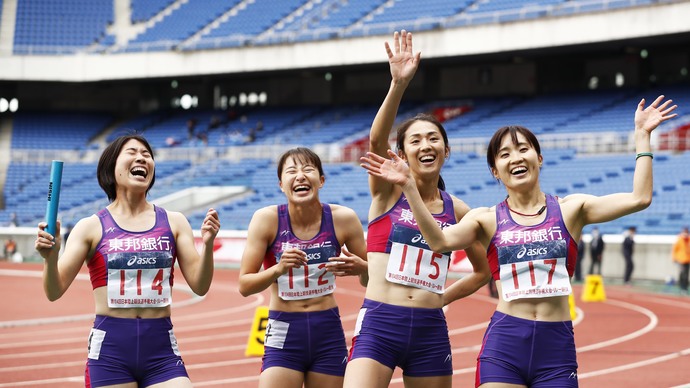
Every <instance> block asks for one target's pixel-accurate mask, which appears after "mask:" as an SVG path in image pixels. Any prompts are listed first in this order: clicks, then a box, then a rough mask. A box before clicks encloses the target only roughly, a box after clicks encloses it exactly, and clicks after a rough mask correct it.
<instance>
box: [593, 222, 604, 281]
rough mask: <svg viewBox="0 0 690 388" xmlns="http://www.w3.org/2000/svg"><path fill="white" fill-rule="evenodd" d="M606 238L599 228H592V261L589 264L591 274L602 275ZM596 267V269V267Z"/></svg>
mask: <svg viewBox="0 0 690 388" xmlns="http://www.w3.org/2000/svg"><path fill="white" fill-rule="evenodd" d="M605 246H606V243H604V238H603V237H602V235H601V233H600V232H599V228H597V227H594V228H593V229H592V241H590V242H589V254H590V256H591V257H592V262H591V263H590V264H589V274H590V275H592V274H597V275H601V262H602V259H603V256H604V247H605ZM595 267H596V270H595V269H594V268H595Z"/></svg>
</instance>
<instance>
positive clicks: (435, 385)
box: [403, 375, 453, 388]
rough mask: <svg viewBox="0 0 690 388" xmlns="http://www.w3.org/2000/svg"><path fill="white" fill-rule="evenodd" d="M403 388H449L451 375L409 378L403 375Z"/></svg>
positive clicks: (451, 382) (451, 381) (451, 380)
mask: <svg viewBox="0 0 690 388" xmlns="http://www.w3.org/2000/svg"><path fill="white" fill-rule="evenodd" d="M403 382H404V383H405V388H450V387H451V386H452V385H453V375H448V376H430V377H411V376H405V375H403Z"/></svg>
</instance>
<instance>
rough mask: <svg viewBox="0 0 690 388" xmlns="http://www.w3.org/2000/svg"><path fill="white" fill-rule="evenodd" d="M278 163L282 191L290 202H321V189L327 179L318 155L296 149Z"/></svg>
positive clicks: (302, 149) (303, 149)
mask: <svg viewBox="0 0 690 388" xmlns="http://www.w3.org/2000/svg"><path fill="white" fill-rule="evenodd" d="M278 163H279V164H278V176H279V179H280V181H279V185H280V190H281V191H282V192H283V193H285V196H286V197H287V199H288V202H293V203H298V202H307V201H317V202H318V201H319V189H320V188H321V187H323V184H324V182H325V181H326V178H325V177H324V175H323V169H322V167H321V160H320V159H319V157H318V155H316V154H315V153H314V152H313V151H311V150H309V149H307V148H295V149H292V150H290V151H288V152H286V153H285V154H283V156H282V157H281V158H280V161H279V162H278Z"/></svg>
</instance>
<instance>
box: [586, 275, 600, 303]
mask: <svg viewBox="0 0 690 388" xmlns="http://www.w3.org/2000/svg"><path fill="white" fill-rule="evenodd" d="M582 301H583V302H605V301H606V292H605V291H604V279H603V278H602V277H601V275H587V276H586V277H585V286H584V288H582Z"/></svg>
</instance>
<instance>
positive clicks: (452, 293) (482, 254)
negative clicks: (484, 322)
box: [443, 197, 491, 306]
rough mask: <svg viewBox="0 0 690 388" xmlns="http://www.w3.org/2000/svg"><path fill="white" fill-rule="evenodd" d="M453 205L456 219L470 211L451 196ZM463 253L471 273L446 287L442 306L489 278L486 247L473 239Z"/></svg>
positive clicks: (466, 293)
mask: <svg viewBox="0 0 690 388" xmlns="http://www.w3.org/2000/svg"><path fill="white" fill-rule="evenodd" d="M453 205H454V208H455V213H456V217H457V219H459V220H460V221H462V218H464V217H465V216H466V215H467V213H468V212H469V211H470V207H469V206H467V204H466V203H464V202H463V201H461V200H459V199H458V198H455V197H453ZM465 253H467V259H468V260H469V261H470V263H471V264H472V273H471V274H469V275H466V276H464V277H463V278H462V279H459V280H457V281H455V282H454V283H453V284H451V285H450V286H449V287H448V288H446V291H445V292H444V294H443V305H444V306H445V305H447V304H449V303H451V302H453V301H454V300H458V299H461V298H464V297H466V296H469V295H472V294H473V293H474V292H475V291H477V290H478V289H480V288H481V287H482V286H484V285H485V284H486V283H488V282H489V279H490V278H491V270H490V269H489V261H488V259H487V258H486V249H485V248H484V246H483V245H482V244H481V243H480V242H479V241H475V242H474V243H473V244H472V245H470V246H469V247H467V248H466V249H465Z"/></svg>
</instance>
